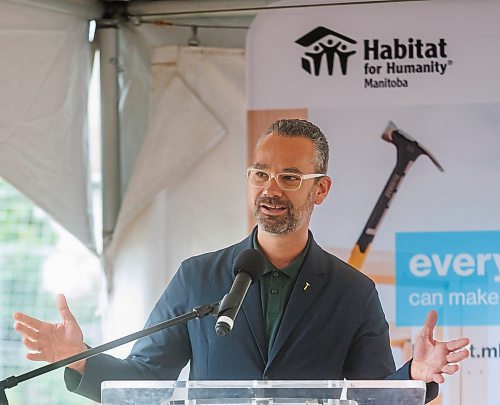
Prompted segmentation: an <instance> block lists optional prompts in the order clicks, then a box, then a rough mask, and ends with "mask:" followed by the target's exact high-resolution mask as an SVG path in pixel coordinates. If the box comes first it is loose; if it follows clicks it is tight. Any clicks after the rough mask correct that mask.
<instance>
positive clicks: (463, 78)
mask: <svg viewBox="0 0 500 405" xmlns="http://www.w3.org/2000/svg"><path fill="white" fill-rule="evenodd" d="M498 15H500V3H498V2H487V1H476V2H465V1H463V2H441V3H440V2H414V3H397V4H371V5H361V4H360V5H349V6H338V5H337V6H332V5H325V6H324V7H313V8H299V9H297V8H294V9H286V10H274V11H269V12H265V13H262V14H261V15H259V16H258V17H257V18H256V20H255V21H254V24H253V25H252V28H251V30H250V33H249V38H248V43H247V48H248V49H247V50H248V55H249V58H248V67H249V69H248V78H249V79H248V80H249V86H248V97H249V110H250V113H249V123H248V124H249V135H250V137H251V138H252V137H253V138H255V137H256V136H257V135H258V134H257V133H256V131H257V130H260V131H262V129H263V128H264V127H265V126H266V125H267V124H268V123H269V121H271V118H272V119H275V118H278V117H282V118H285V117H304V118H307V119H309V120H310V121H312V122H314V123H316V124H317V125H318V126H319V127H320V128H321V129H322V130H323V132H324V133H325V134H326V135H327V137H328V139H329V142H330V147H331V162H330V169H329V174H330V176H331V177H332V178H333V188H332V192H331V195H330V197H329V199H328V200H327V202H326V203H325V204H323V205H322V206H320V207H318V208H317V209H316V213H315V215H313V221H312V225H311V228H312V230H313V233H314V235H315V238H316V239H317V240H318V241H319V242H320V244H321V245H322V246H323V247H325V248H327V249H328V250H330V251H332V252H333V253H335V254H337V255H338V256H339V257H341V258H343V259H344V260H346V261H349V262H351V263H353V264H354V262H355V260H354V259H353V257H355V256H356V254H357V255H358V256H359V254H360V248H359V247H360V246H364V245H370V246H371V249H369V250H363V249H361V256H362V259H363V260H362V261H360V262H359V263H360V265H359V266H356V267H358V268H360V270H362V271H363V272H365V273H366V274H368V275H369V276H370V277H372V278H373V279H374V280H375V281H376V282H377V283H378V287H379V291H380V293H381V297H382V301H383V305H384V309H385V312H386V315H387V318H388V321H389V323H390V325H391V338H392V344H393V348H394V352H395V355H396V359H397V360H398V361H399V362H402V361H403V360H404V359H405V357H407V356H408V352H409V351H408V349H409V348H410V347H411V340H412V337H413V335H414V333H415V331H416V330H418V329H419V328H418V327H416V325H420V324H422V323H423V321H424V317H425V315H424V314H425V313H426V312H427V311H428V310H429V309H431V308H433V309H436V310H438V312H439V316H440V323H439V325H441V326H443V327H442V328H440V330H439V334H440V336H439V338H440V339H443V338H446V339H451V338H455V337H458V336H462V335H463V336H470V337H471V338H472V339H473V341H472V356H471V359H469V360H467V361H466V362H465V363H464V364H463V367H462V372H461V375H460V376H453V377H451V378H448V382H447V383H446V384H445V385H444V387H442V390H441V392H442V394H441V395H440V397H439V398H438V400H437V403H443V404H450V405H451V404H454V405H455V404H467V405H468V404H470V403H473V402H472V401H474V402H475V403H481V404H490V405H493V404H498V403H500V388H499V387H498V386H497V385H494V384H492V383H489V381H488V378H485V376H488V375H489V376H494V375H497V374H498V372H500V333H499V332H498V330H499V327H498V326H499V325H500V316H499V314H500V246H498V247H497V244H496V242H495V240H496V239H495V238H497V237H498V235H499V234H498V232H495V231H498V230H500V210H499V209H498V207H499V206H500V193H498V191H497V183H498V179H499V174H500V161H499V160H498V152H499V151H500V80H499V79H498V72H500V52H498V51H499V45H498V38H500V26H499V24H498V22H497V17H496V16H498ZM257 132H258V131H257ZM382 134H385V135H384V138H383V139H382V138H381V136H382ZM250 141H252V139H251V140H250ZM408 148H410V149H412V152H409V151H408V150H409V149H408ZM415 150H417V151H416V152H415ZM441 167H442V168H443V169H444V172H442V171H441V170H440V168H441ZM396 190H397V191H398V192H397V193H396V192H395V191H396ZM387 196H389V197H388V198H387V200H384V198H385V197H387ZM377 203H379V205H383V206H384V208H385V207H386V206H387V204H388V205H389V206H388V208H387V210H385V211H384V210H380V207H378V206H377ZM375 217H377V218H378V217H379V218H378V219H379V220H378V222H373V221H374V218H375ZM374 224H375V226H373V225H374ZM368 234H370V235H372V236H373V235H374V238H373V243H371V240H370V241H369V243H367V242H366V240H367V235H368ZM490 379H491V378H490Z"/></svg>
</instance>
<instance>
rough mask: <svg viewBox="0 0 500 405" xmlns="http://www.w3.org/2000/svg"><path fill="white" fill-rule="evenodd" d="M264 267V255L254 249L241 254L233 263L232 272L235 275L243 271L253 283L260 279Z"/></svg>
mask: <svg viewBox="0 0 500 405" xmlns="http://www.w3.org/2000/svg"><path fill="white" fill-rule="evenodd" d="M265 267H266V259H265V258H264V255H263V254H262V253H260V252H259V251H258V250H255V249H247V250H244V251H243V252H241V253H240V254H239V255H238V256H237V257H236V260H235V261H234V264H233V272H234V275H237V274H238V273H239V272H241V271H244V272H245V273H247V274H248V275H249V276H250V277H251V279H252V283H255V282H256V281H258V280H259V279H260V277H261V276H262V274H263V273H264V269H265Z"/></svg>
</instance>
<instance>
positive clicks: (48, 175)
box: [0, 2, 95, 250]
mask: <svg viewBox="0 0 500 405" xmlns="http://www.w3.org/2000/svg"><path fill="white" fill-rule="evenodd" d="M87 36H88V22H87V20H84V19H82V18H79V17H75V16H72V15H70V14H66V13H58V12H53V11H46V10H40V9H35V8H33V7H29V6H23V5H17V4H12V3H10V2H2V3H0V49H1V58H0V85H1V87H2V92H1V95H0V176H1V177H3V178H4V179H5V180H6V181H8V182H9V183H11V184H12V185H13V186H14V187H16V188H17V189H18V190H19V191H21V192H22V193H23V194H25V195H26V196H27V197H28V198H30V199H31V200H33V202H34V203H35V204H37V205H38V206H40V207H41V208H42V209H44V210H45V211H46V212H47V213H48V214H49V215H50V216H52V217H53V218H54V219H55V220H56V221H57V222H59V223H60V224H61V225H62V226H63V227H64V228H66V229H67V230H68V231H69V232H71V233H72V234H73V235H75V236H76V237H77V238H78V239H79V240H80V241H81V242H82V243H84V244H85V245H86V246H87V247H89V248H90V249H91V250H94V247H95V244H94V241H93V233H92V227H91V223H92V222H91V220H90V212H91V206H90V202H89V191H88V188H89V175H88V171H89V170H88V160H87V144H86V107H87V88H88V84H89V77H90V70H91V63H92V53H91V45H90V44H89V43H88V41H87Z"/></svg>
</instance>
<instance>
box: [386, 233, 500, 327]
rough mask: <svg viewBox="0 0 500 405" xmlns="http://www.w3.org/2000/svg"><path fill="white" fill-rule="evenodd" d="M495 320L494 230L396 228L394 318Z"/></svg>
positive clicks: (499, 295) (499, 272) (498, 301)
mask: <svg viewBox="0 0 500 405" xmlns="http://www.w3.org/2000/svg"><path fill="white" fill-rule="evenodd" d="M430 309H436V310H437V311H438V313H439V324H440V325H443V326H456V325H500V231H480V232H479V231H478V232H419V233H397V234H396V324H397V325H398V326H420V325H422V323H423V321H424V319H425V316H426V314H427V312H428V311H429V310H430Z"/></svg>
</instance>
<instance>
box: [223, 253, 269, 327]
mask: <svg viewBox="0 0 500 405" xmlns="http://www.w3.org/2000/svg"><path fill="white" fill-rule="evenodd" d="M265 265H266V262H265V259H264V255H263V254H262V253H260V252H259V251H258V250H255V249H247V250H244V251H243V252H241V253H240V254H239V255H238V257H236V260H235V261H234V264H233V272H234V275H235V278H234V281H233V285H232V286H231V289H230V290H229V292H228V293H227V294H226V295H224V298H222V301H221V303H220V306H219V312H218V313H217V322H216V324H215V333H217V335H218V336H226V335H228V334H229V332H231V330H232V329H233V325H234V320H235V319H236V315H238V311H239V310H240V307H241V304H242V303H243V299H244V298H245V295H246V293H247V291H248V288H249V287H250V285H251V284H253V283H255V282H256V281H257V280H259V279H260V277H261V276H262V273H264V268H265Z"/></svg>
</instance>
